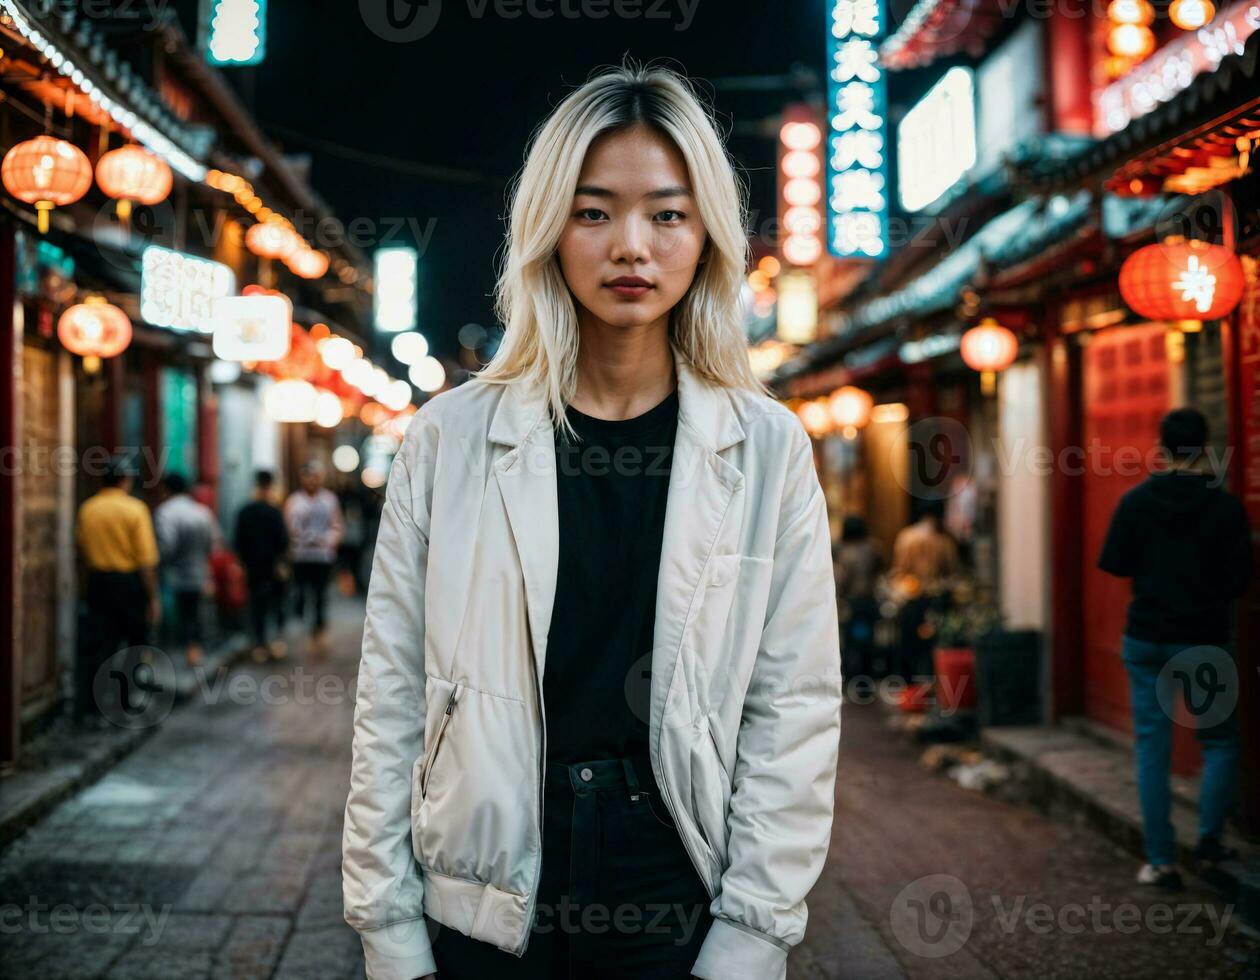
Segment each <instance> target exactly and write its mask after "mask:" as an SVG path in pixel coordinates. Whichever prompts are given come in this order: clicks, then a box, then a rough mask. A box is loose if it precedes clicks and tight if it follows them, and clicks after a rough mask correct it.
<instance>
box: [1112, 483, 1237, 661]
mask: <svg viewBox="0 0 1260 980" xmlns="http://www.w3.org/2000/svg"><path fill="white" fill-rule="evenodd" d="M1098 567H1099V568H1101V569H1102V570H1103V571H1105V572H1110V573H1111V574H1113V575H1119V576H1123V577H1126V578H1132V579H1133V600H1132V601H1131V602H1130V603H1129V613H1128V621H1127V623H1126V626H1125V632H1126V633H1127V634H1128V635H1129V636H1132V637H1133V638H1134V639H1136V640H1146V641H1148V642H1152V643H1224V642H1225V641H1226V640H1227V639H1228V637H1229V602H1230V600H1231V599H1233V598H1234V597H1235V596H1238V595H1241V594H1242V592H1243V590H1244V589H1245V588H1246V586H1247V581H1248V579H1249V578H1250V577H1251V535H1250V533H1249V529H1248V527H1247V514H1246V511H1244V510H1243V505H1242V503H1241V501H1239V500H1238V498H1237V497H1233V496H1231V495H1230V494H1228V493H1226V492H1225V491H1223V490H1221V489H1220V488H1219V487H1217V486H1214V485H1213V481H1212V479H1211V478H1210V477H1209V476H1208V475H1206V474H1202V473H1195V472H1192V471H1171V472H1160V473H1155V474H1153V475H1151V476H1150V477H1148V478H1147V479H1145V480H1143V481H1142V482H1141V483H1139V484H1138V485H1137V486H1136V487H1134V488H1133V489H1131V490H1129V492H1128V493H1126V494H1125V495H1124V496H1123V497H1122V498H1121V499H1120V504H1119V506H1117V507H1116V511H1115V513H1114V514H1113V515H1112V517H1111V526H1110V527H1109V528H1108V530H1107V539H1106V541H1105V542H1104V543H1103V549H1102V554H1101V555H1100V556H1099V558H1098Z"/></svg>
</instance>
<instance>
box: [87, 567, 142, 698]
mask: <svg viewBox="0 0 1260 980" xmlns="http://www.w3.org/2000/svg"><path fill="white" fill-rule="evenodd" d="M86 593H87V594H86V599H87V603H86V605H87V610H86V612H87V615H86V617H85V619H84V621H83V623H82V624H81V628H80V631H79V655H78V657H77V658H76V662H75V684H74V706H75V715H76V716H77V717H79V718H85V717H87V716H89V715H99V714H100V713H101V706H100V704H98V703H97V700H96V697H95V695H94V693H93V690H92V683H93V680H94V679H95V677H96V672H97V671H98V670H99V669H100V667H101V665H102V664H104V663H105V661H106V660H108V659H109V658H110V657H112V656H113V655H114V654H115V653H117V652H118V648H119V646H120V645H121V646H126V647H139V646H147V645H148V643H149V620H148V618H147V616H146V613H147V605H148V601H149V597H148V593H147V592H145V588H144V583H143V582H142V581H141V580H140V575H139V574H138V573H136V572H89V573H88V579H87V589H86Z"/></svg>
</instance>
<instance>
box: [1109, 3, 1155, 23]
mask: <svg viewBox="0 0 1260 980" xmlns="http://www.w3.org/2000/svg"><path fill="white" fill-rule="evenodd" d="M1107 19H1108V20H1110V21H1111V22H1112V23H1113V24H1137V25H1138V26H1139V27H1150V26H1151V24H1153V23H1154V22H1155V8H1154V7H1152V6H1151V5H1150V3H1149V0H1111V3H1110V4H1108V5H1107Z"/></svg>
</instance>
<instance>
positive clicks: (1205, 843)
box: [1098, 408, 1252, 889]
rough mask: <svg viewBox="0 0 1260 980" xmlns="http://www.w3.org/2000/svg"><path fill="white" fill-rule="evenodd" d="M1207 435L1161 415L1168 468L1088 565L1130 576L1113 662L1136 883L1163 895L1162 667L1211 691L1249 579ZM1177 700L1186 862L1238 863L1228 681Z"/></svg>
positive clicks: (1172, 415)
mask: <svg viewBox="0 0 1260 980" xmlns="http://www.w3.org/2000/svg"><path fill="white" fill-rule="evenodd" d="M1207 439H1208V425H1207V419H1205V418H1204V417H1203V415H1202V413H1200V412H1199V411H1197V410H1196V409H1193V408H1179V409H1175V410H1174V411H1171V412H1169V413H1168V414H1167V415H1166V416H1164V419H1163V422H1162V423H1161V424H1160V435H1159V441H1160V447H1161V450H1162V454H1163V456H1164V458H1165V459H1166V461H1167V465H1166V468H1165V469H1163V470H1161V471H1158V472H1155V473H1152V474H1151V475H1150V476H1148V477H1147V478H1146V479H1145V480H1143V481H1142V482H1141V483H1139V484H1138V485H1137V486H1136V487H1134V488H1133V489H1131V490H1129V491H1128V492H1127V493H1126V494H1125V495H1124V496H1123V497H1121V498H1120V503H1119V505H1118V506H1117V507H1116V511H1115V513H1114V514H1113V515H1112V517H1111V525H1110V527H1109V528H1108V530H1107V537H1106V539H1105V541H1104V542H1103V548H1102V553H1101V555H1100V556H1099V558H1098V567H1099V568H1101V569H1102V570H1103V571H1105V572H1110V573H1111V574H1112V575H1117V576H1120V577H1122V578H1131V579H1132V580H1133V596H1132V599H1131V601H1130V602H1129V609H1128V615H1127V618H1126V622H1125V628H1124V637H1123V641H1122V645H1121V656H1122V657H1123V659H1124V665H1125V668H1126V669H1127V671H1128V674H1129V691H1130V695H1131V697H1132V703H1133V730H1134V736H1135V745H1136V761H1137V782H1138V797H1139V800H1140V802H1141V805H1142V829H1143V835H1144V838H1145V845H1146V860H1147V863H1146V864H1145V865H1143V866H1142V868H1141V870H1139V872H1138V878H1137V880H1138V881H1139V882H1140V883H1141V884H1145V885H1155V886H1157V887H1161V888H1166V889H1176V888H1179V887H1181V875H1180V873H1179V872H1178V870H1177V867H1176V861H1177V846H1176V837H1175V836H1174V833H1173V827H1172V824H1171V822H1170V821H1169V819H1168V814H1169V805H1170V796H1169V788H1168V783H1169V766H1170V755H1171V750H1172V717H1171V711H1172V709H1173V705H1174V702H1175V697H1176V695H1175V693H1174V690H1175V688H1174V682H1175V679H1176V678H1175V677H1174V676H1173V673H1174V672H1170V671H1166V670H1165V667H1167V666H1168V664H1169V661H1171V660H1172V659H1173V658H1174V657H1177V658H1178V661H1177V667H1176V670H1175V672H1176V673H1180V674H1181V675H1182V676H1183V677H1184V678H1186V679H1187V681H1188V682H1193V683H1197V684H1200V685H1203V684H1204V681H1205V679H1207V680H1208V681H1209V683H1210V684H1211V685H1213V686H1215V685H1216V683H1217V682H1218V681H1219V680H1220V679H1221V673H1220V670H1221V660H1220V658H1222V657H1228V658H1232V657H1233V654H1234V650H1233V643H1232V642H1231V640H1230V635H1231V633H1230V608H1231V607H1230V603H1231V600H1232V599H1234V598H1236V597H1237V596H1240V595H1242V593H1243V591H1244V589H1245V588H1246V586H1247V582H1248V581H1249V580H1250V578H1251V573H1252V560H1251V533H1250V529H1249V528H1248V526H1247V513H1246V511H1245V510H1244V509H1243V505H1242V503H1241V501H1239V500H1238V499H1237V498H1236V497H1234V496H1232V495H1230V494H1229V493H1227V492H1226V491H1225V490H1223V489H1221V487H1220V486H1219V482H1220V476H1219V475H1218V474H1214V473H1212V472H1211V470H1210V468H1209V467H1208V466H1207V460H1206V457H1205V454H1204V448H1205V447H1206V445H1207ZM1185 694H1186V698H1187V702H1188V705H1187V706H1188V707H1189V708H1190V710H1191V714H1192V715H1194V714H1196V713H1200V714H1202V717H1203V721H1204V722H1205V724H1202V725H1199V726H1198V727H1196V729H1195V734H1196V735H1197V737H1198V740H1199V743H1200V745H1201V746H1202V748H1203V774H1202V778H1201V780H1200V785H1199V839H1198V843H1197V844H1196V846H1195V848H1194V852H1193V857H1194V860H1195V861H1196V862H1202V863H1209V864H1211V863H1216V862H1219V861H1224V860H1228V859H1230V858H1233V857H1236V854H1235V853H1234V851H1233V850H1232V849H1231V848H1229V847H1226V846H1225V844H1224V843H1223V841H1222V835H1223V833H1224V829H1225V818H1226V816H1227V814H1228V813H1229V810H1230V806H1231V804H1232V802H1233V796H1234V784H1235V780H1236V774H1237V772H1236V771H1237V764H1238V720H1237V704H1236V702H1237V697H1238V691H1237V684H1236V683H1235V684H1234V685H1232V688H1231V686H1230V685H1228V684H1226V685H1224V687H1222V688H1219V689H1218V690H1205V691H1202V692H1197V694H1198V695H1199V696H1200V697H1202V698H1203V700H1202V701H1199V700H1198V698H1197V697H1196V698H1195V700H1194V701H1193V702H1192V701H1191V698H1190V694H1191V692H1190V691H1185ZM1218 697H1222V698H1227V699H1231V700H1229V701H1226V702H1222V705H1221V707H1223V708H1226V709H1228V710H1219V709H1214V706H1213V702H1214V701H1215V699H1216V698H1218ZM1197 709H1201V710H1197ZM1208 711H1212V717H1211V718H1210V719H1209V717H1208V715H1207V712H1208ZM1218 716H1219V717H1218ZM1208 722H1210V723H1208Z"/></svg>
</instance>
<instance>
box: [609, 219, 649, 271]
mask: <svg viewBox="0 0 1260 980" xmlns="http://www.w3.org/2000/svg"><path fill="white" fill-rule="evenodd" d="M649 235H650V232H649V230H648V229H646V228H644V226H643V222H642V221H641V220H639V219H637V218H627V219H625V220H624V221H621V222H619V223H618V225H617V228H616V232H615V234H614V237H613V244H612V259H613V261H631V262H632V261H636V260H638V261H647V259H648V258H649V257H650V250H649V247H648V246H649V240H650V239H649Z"/></svg>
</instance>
